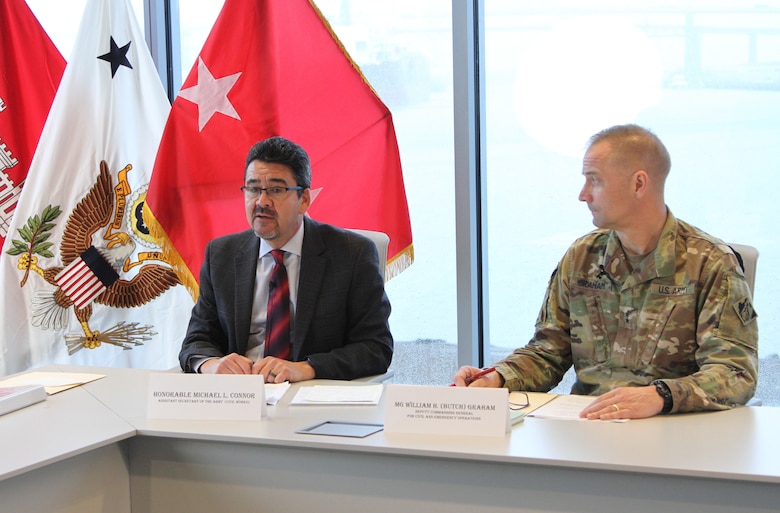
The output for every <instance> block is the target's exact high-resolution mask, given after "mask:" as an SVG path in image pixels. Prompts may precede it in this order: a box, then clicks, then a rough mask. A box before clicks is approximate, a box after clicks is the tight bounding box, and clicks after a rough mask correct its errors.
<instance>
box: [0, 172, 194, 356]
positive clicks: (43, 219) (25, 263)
mask: <svg viewBox="0 0 780 513" xmlns="http://www.w3.org/2000/svg"><path fill="white" fill-rule="evenodd" d="M131 169H132V165H127V166H126V167H125V168H124V169H122V170H120V171H119V173H118V174H117V181H118V183H117V185H116V186H112V179H111V174H110V172H109V169H108V164H107V163H106V162H105V161H101V163H100V173H99V175H98V178H97V181H96V182H95V184H94V185H93V186H92V187H91V189H90V190H89V192H88V193H87V194H86V195H85V196H84V197H83V198H82V199H81V201H79V203H78V204H77V205H76V207H75V208H74V209H73V211H72V212H71V214H70V217H69V218H68V221H67V224H66V225H65V230H64V232H63V235H62V242H61V243H60V258H61V260H62V266H58V267H50V268H42V267H40V266H39V258H38V256H36V255H40V256H43V257H54V256H55V255H54V254H53V253H52V252H51V251H50V248H51V247H52V246H53V243H52V242H50V241H48V239H49V237H50V236H51V233H50V231H51V230H52V228H54V226H55V225H54V223H53V221H54V220H55V219H56V218H57V217H58V216H59V215H60V213H61V211H60V208H59V207H52V206H48V207H46V209H45V210H44V212H43V213H42V214H41V215H36V216H33V217H31V218H30V219H29V220H28V222H27V225H26V226H23V227H22V228H20V229H19V234H20V235H21V237H22V239H23V240H18V239H14V240H13V247H12V248H11V249H9V250H8V251H7V253H8V254H11V255H18V256H19V258H18V260H17V268H18V269H19V270H21V271H24V277H23V279H22V281H21V283H20V286H22V287H24V285H25V283H26V282H27V279H28V276H29V274H30V272H32V273H34V274H38V275H40V276H41V277H42V278H43V280H45V281H46V283H48V284H50V285H52V286H54V290H53V291H46V290H43V291H39V292H36V293H35V294H34V295H33V298H32V310H31V311H32V316H31V317H32V324H33V325H34V326H38V327H41V328H43V329H51V330H61V329H64V328H65V327H66V326H67V324H68V322H67V321H68V311H69V310H70V308H71V307H72V308H73V312H74V313H75V315H76V319H77V320H78V322H79V324H80V325H81V329H82V331H83V334H78V335H76V334H66V335H65V340H66V344H67V347H68V353H69V354H73V353H75V352H76V351H78V350H80V349H82V348H88V349H95V348H97V347H99V346H100V345H101V344H103V343H107V344H112V345H115V346H119V347H122V348H123V349H132V348H133V346H139V345H143V341H144V340H149V339H150V338H151V336H152V335H155V334H156V333H155V332H153V331H152V329H151V328H152V327H151V326H143V325H140V324H139V323H137V322H124V321H120V322H118V323H117V324H116V325H115V326H114V327H113V328H110V329H108V330H106V331H103V332H101V331H96V330H93V329H92V328H91V327H90V325H89V320H90V317H91V316H92V309H93V303H97V304H101V305H104V306H107V307H112V308H132V307H137V306H141V305H143V304H145V303H147V302H149V301H151V300H152V299H154V298H156V297H157V296H159V295H161V294H162V293H164V292H165V291H166V290H168V289H169V288H171V287H174V286H176V285H178V284H179V283H180V282H179V278H178V277H177V276H176V273H175V272H174V271H173V270H172V269H171V268H170V267H168V266H164V265H159V264H151V263H146V262H149V261H155V260H157V261H163V262H164V261H165V260H164V258H163V256H162V254H161V253H160V252H159V251H150V252H139V253H138V254H137V260H136V261H133V255H134V254H135V250H136V240H139V241H149V240H150V239H149V238H148V232H146V230H145V227H144V226H143V220H142V219H141V218H139V217H138V216H139V215H140V212H141V211H142V205H141V206H140V207H139V206H138V205H132V204H131V205H128V201H127V198H128V196H130V194H131V193H132V190H131V187H130V184H129V183H128V181H127V173H128V172H129V171H130V170H131ZM131 203H132V202H131ZM128 207H131V208H129V209H128ZM132 207H135V208H132ZM126 214H128V215H127V216H126ZM126 217H127V218H129V219H131V220H134V222H129V221H127V219H126ZM126 225H129V227H130V229H125V226H126ZM144 232H146V233H144ZM135 267H138V269H137V273H136V274H135V275H134V276H133V277H132V278H130V279H124V278H123V277H122V276H121V275H120V273H128V271H130V270H131V269H133V268H135Z"/></svg>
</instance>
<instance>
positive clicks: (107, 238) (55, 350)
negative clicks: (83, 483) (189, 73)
mask: <svg viewBox="0 0 780 513" xmlns="http://www.w3.org/2000/svg"><path fill="white" fill-rule="evenodd" d="M169 110H170V104H169V103H168V100H167V98H166V96H165V91H164V90H163V87H162V84H161V83H160V78H159V76H158V75H157V71H156V69H155V67H154V63H153V62H152V57H151V55H150V54H149V50H148V49H147V47H146V43H145V41H144V35H143V32H142V31H141V28H140V26H139V24H138V21H137V19H136V17H135V13H134V12H133V10H132V8H131V6H130V1H129V0H88V2H87V5H86V7H85V10H84V16H83V18H82V21H81V25H80V27H79V31H78V34H77V36H76V40H75V42H74V46H73V53H72V55H71V57H70V60H69V62H68V66H67V67H66V69H65V73H64V75H63V77H62V83H61V84H60V86H59V89H58V91H57V94H56V96H55V98H54V101H53V103H52V106H51V112H50V114H49V117H48V120H47V121H46V124H45V126H44V128H43V131H42V133H41V137H40V142H39V145H38V150H37V151H36V153H35V157H34V158H33V160H32V164H31V166H30V172H29V174H28V176H27V181H26V184H25V187H24V191H23V193H22V195H21V197H20V198H19V203H18V205H17V209H16V213H15V215H14V217H13V219H12V220H11V227H10V229H9V231H8V237H7V238H6V241H5V245H4V246H3V259H2V260H0V375H3V374H7V373H12V372H20V371H23V370H26V369H29V368H32V367H37V366H40V365H44V364H51V363H69V364H78V365H101V366H107V367H143V368H152V369H167V368H171V367H173V366H175V365H176V364H177V358H176V356H177V354H178V352H179V349H180V348H181V340H182V338H183V337H184V333H185V330H186V327H187V321H188V319H189V314H190V310H191V309H192V305H193V302H192V299H191V297H190V295H189V294H188V292H187V290H186V289H185V288H184V287H182V286H181V285H180V284H179V280H178V278H177V277H176V274H175V273H174V272H173V270H172V269H171V267H170V265H168V264H167V263H166V262H165V261H164V258H163V257H162V254H161V252H160V251H159V248H158V247H157V246H156V245H155V242H154V240H153V239H152V238H151V237H150V236H149V233H148V231H147V229H146V226H145V225H144V220H143V217H142V216H141V212H142V211H143V203H144V199H145V196H146V188H147V187H148V184H149V177H150V174H151V172H152V168H153V166H154V156H155V153H156V150H157V146H158V145H159V142H160V136H161V135H162V131H163V127H164V126H165V120H166V119H167V116H168V112H169Z"/></svg>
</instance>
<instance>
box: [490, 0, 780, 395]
mask: <svg viewBox="0 0 780 513" xmlns="http://www.w3.org/2000/svg"><path fill="white" fill-rule="evenodd" d="M485 32H486V36H485V39H486V43H485V53H486V56H485V61H486V68H487V69H486V81H487V85H486V89H487V91H486V100H487V110H488V113H487V133H488V148H487V162H488V210H489V213H488V218H489V240H490V245H489V268H490V284H489V288H490V337H491V343H492V345H493V348H492V349H493V352H494V354H495V357H496V358H498V357H501V356H503V355H504V354H506V353H508V352H510V351H511V350H512V349H513V348H514V347H516V346H518V345H522V344H524V343H525V342H526V341H527V340H528V339H529V338H530V336H531V335H532V334H533V326H534V321H535V319H536V315H537V313H538V310H539V307H540V306H541V302H542V298H543V294H544V289H545V287H546V285H547V281H548V279H549V277H550V274H551V272H552V271H553V269H554V268H555V266H556V264H557V262H558V260H559V259H560V258H561V257H562V256H563V253H564V251H565V250H566V248H567V247H568V245H569V244H570V243H571V242H572V241H573V240H574V238H576V237H577V236H579V235H582V234H584V233H586V232H587V231H589V230H591V229H592V228H593V226H592V225H591V223H590V221H591V217H590V214H589V212H588V211H587V208H586V206H585V205H584V204H582V203H580V202H578V200H577V195H578V193H579V190H580V188H581V186H582V182H583V179H582V177H581V174H580V173H581V157H582V153H583V150H584V146H585V144H586V142H587V139H588V137H589V136H590V135H592V134H593V133H595V132H597V131H598V130H600V129H602V128H606V127H607V126H610V125H613V124H618V123H626V122H635V123H638V124H641V125H644V126H647V127H649V128H650V129H652V130H653V131H655V132H656V133H657V134H658V135H659V136H660V137H661V139H662V140H663V141H664V142H665V144H666V145H667V147H668V149H669V151H670V153H671V156H672V172H671V174H670V177H669V180H668V181H667V187H666V192H667V194H666V196H667V204H668V205H669V207H670V209H671V210H672V212H674V214H675V215H676V216H677V217H679V218H681V219H684V220H686V221H688V222H690V223H692V224H694V225H696V226H698V227H699V228H701V229H703V230H705V231H707V232H709V233H711V234H713V235H715V236H717V237H720V238H722V239H724V240H725V241H727V242H735V243H744V244H750V245H753V246H756V247H757V248H758V249H759V251H760V258H759V260H758V272H757V279H756V288H755V304H756V309H757V311H758V313H759V319H758V320H759V330H760V333H761V342H760V355H761V356H762V357H764V358H767V357H769V356H770V355H773V354H774V355H776V354H777V353H778V350H780V341H778V340H776V339H775V338H774V337H773V334H774V333H775V332H777V329H778V324H779V323H780V311H778V309H777V307H776V304H777V303H776V300H775V299H774V296H773V294H772V289H771V286H772V284H773V283H775V276H777V274H778V269H780V267H778V263H780V239H778V237H776V236H775V233H774V231H775V227H776V226H777V225H778V222H780V210H778V208H777V206H776V205H775V204H774V203H775V201H776V200H775V198H774V191H775V190H777V189H778V188H780V173H778V172H777V170H778V169H780V152H778V151H777V141H778V140H780V3H779V2H761V3H760V4H759V3H754V2H743V1H739V0H733V1H719V2H711V1H692V2H672V1H647V0H638V1H636V2H630V3H627V2H623V1H608V0H594V1H579V2H571V1H564V0H558V1H554V0H539V1H525V2H514V1H511V0H485ZM768 369H771V367H767V370H768ZM759 395H760V393H759Z"/></svg>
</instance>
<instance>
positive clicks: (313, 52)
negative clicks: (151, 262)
mask: <svg viewBox="0 0 780 513" xmlns="http://www.w3.org/2000/svg"><path fill="white" fill-rule="evenodd" d="M273 135H281V136H283V137H286V138H288V139H290V140H292V141H295V142H296V143H298V144H300V145H301V146H302V147H303V148H304V149H306V151H307V152H308V153H309V156H310V158H311V162H312V197H313V202H312V205H311V207H310V208H309V211H308V213H309V215H310V216H311V217H312V218H314V219H317V220H319V221H323V222H327V223H331V224H335V225H337V226H341V227H344V228H359V229H367V230H377V231H382V232H385V233H387V234H388V235H389V236H390V247H389V250H388V266H387V272H386V276H388V277H392V276H393V275H394V274H397V273H398V272H400V271H402V270H403V269H405V268H406V267H407V266H408V265H410V264H411V262H412V259H413V248H412V233H411V224H410V220H409V212H408V208H407V203H406V192H405V190H404V184H403V176H402V172H401V162H400V156H399V152H398V145H397V142H396V137H395V129H394V127H393V120H392V116H391V114H390V111H389V110H388V108H387V107H386V106H385V105H384V104H383V103H382V101H381V100H380V99H379V97H378V96H377V95H376V92H375V91H374V90H373V89H372V88H371V86H370V84H368V82H367V81H366V79H365V77H364V76H363V75H362V73H361V72H360V70H359V69H358V67H357V65H356V64H355V63H354V62H353V61H352V60H351V59H350V57H349V56H348V55H347V53H346V51H345V50H344V48H343V46H342V45H341V44H340V42H339V41H338V39H337V38H336V36H335V35H334V34H333V32H332V30H331V28H330V26H329V25H328V23H327V22H326V20H325V19H324V17H323V16H322V14H321V13H320V12H319V10H318V9H317V8H316V7H315V6H314V5H313V4H312V3H311V2H310V1H309V0H258V1H254V2H246V1H242V0H227V1H226V2H225V5H224V7H223V9H222V12H221V13H220V15H219V17H218V18H217V21H216V23H215V25H214V27H213V29H212V31H211V34H210V35H209V37H208V38H207V40H206V43H205V44H204V46H203V49H202V51H201V53H200V55H199V57H198V61H197V62H196V63H195V65H194V66H193V68H192V71H191V72H190V74H189V76H188V77H187V79H186V80H185V82H184V84H183V86H182V90H181V92H180V94H179V96H178V98H176V100H175V101H174V103H173V107H172V110H171V114H170V116H169V118H168V122H167V124H166V128H165V132H164V134H163V138H162V141H161V143H160V149H159V151H158V154H157V159H156V161H155V168H154V173H153V175H152V182H151V184H150V186H149V194H148V196H147V203H146V207H147V208H148V209H149V210H150V211H151V214H152V215H153V217H154V218H155V219H156V222H155V221H152V220H151V219H150V221H149V222H150V224H151V226H150V229H151V230H152V232H153V233H155V234H156V235H158V236H160V237H161V238H162V239H163V241H164V242H163V243H162V247H163V249H164V251H166V252H169V253H170V254H171V255H172V260H173V261H176V262H178V264H179V265H180V267H178V268H177V272H178V274H179V277H180V278H181V279H182V280H183V281H184V282H185V283H186V284H187V286H188V288H190V290H191V292H192V293H193V295H194V296H195V295H197V292H196V291H197V283H196V277H197V276H198V274H199V272H200V266H201V263H202V260H203V255H204V250H205V247H206V243H207V242H208V241H209V240H211V239H212V238H214V237H217V236H220V235H225V234H227V233H231V232H237V231H242V230H245V229H247V228H248V227H249V226H248V222H247V219H246V216H245V212H244V208H243V205H244V203H243V197H242V195H241V191H240V190H239V187H240V186H241V185H243V170H244V167H245V166H244V160H245V158H246V155H247V153H248V151H249V148H250V147H251V146H252V145H253V144H254V143H256V142H257V141H259V140H262V139H265V138H266V137H270V136H273ZM147 217H150V216H147Z"/></svg>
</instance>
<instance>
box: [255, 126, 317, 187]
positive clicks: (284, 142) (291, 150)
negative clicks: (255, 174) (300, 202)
mask: <svg viewBox="0 0 780 513" xmlns="http://www.w3.org/2000/svg"><path fill="white" fill-rule="evenodd" d="M255 160H259V161H260V162H268V163H273V164H282V165H284V166H287V167H289V168H290V171H292V174H293V178H295V183H296V185H300V186H301V187H305V188H307V189H308V188H310V187H311V162H310V161H309V155H308V154H307V153H306V150H304V149H303V148H301V147H300V146H298V145H297V144H295V143H294V142H292V141H290V140H289V139H285V138H284V137H279V136H276V137H269V138H268V139H265V140H263V141H260V142H259V143H257V144H255V145H254V146H252V148H250V150H249V154H248V155H247V156H246V163H245V164H244V176H246V170H247V168H248V167H249V164H251V163H252V162H253V161H255ZM301 194H302V192H301V191H298V196H300V195H301Z"/></svg>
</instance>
